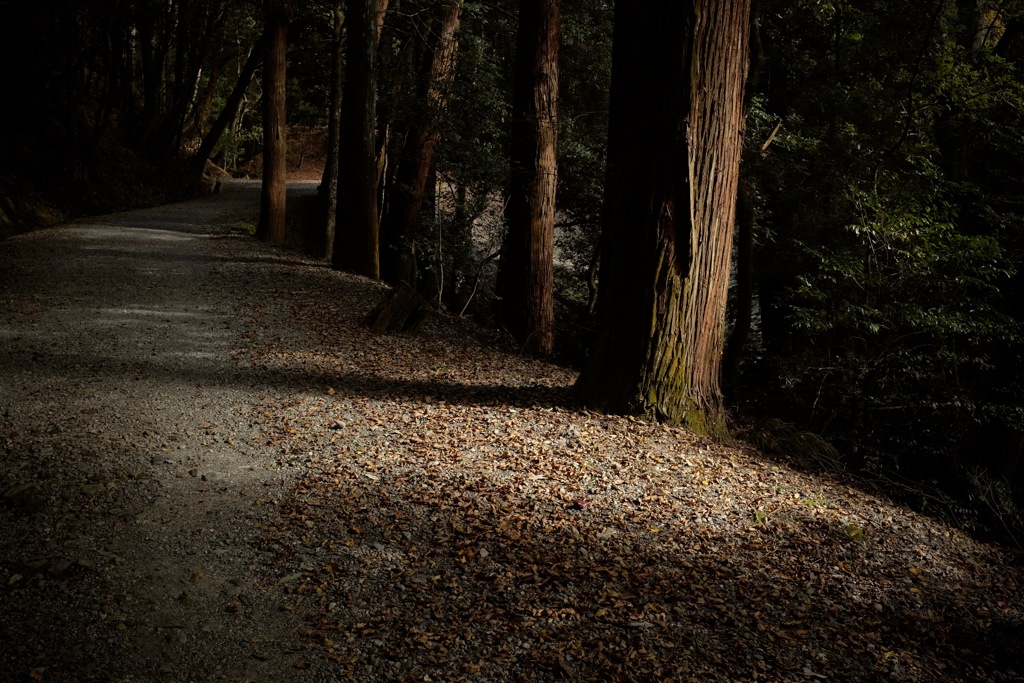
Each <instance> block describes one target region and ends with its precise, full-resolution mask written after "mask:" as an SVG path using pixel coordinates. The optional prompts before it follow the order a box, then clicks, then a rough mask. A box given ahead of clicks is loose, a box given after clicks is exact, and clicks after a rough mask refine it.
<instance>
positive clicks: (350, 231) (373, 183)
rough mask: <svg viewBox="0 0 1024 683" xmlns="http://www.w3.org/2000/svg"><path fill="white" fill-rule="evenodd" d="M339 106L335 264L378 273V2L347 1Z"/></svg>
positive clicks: (374, 0) (369, 272) (340, 266)
mask: <svg viewBox="0 0 1024 683" xmlns="http://www.w3.org/2000/svg"><path fill="white" fill-rule="evenodd" d="M345 14H346V16H345V23H346V25H347V27H348V29H347V30H348V38H347V40H348V43H347V46H346V60H345V63H346V66H345V96H344V97H343V98H342V104H341V129H340V141H339V151H340V154H339V172H338V212H337V221H336V226H335V238H334V254H333V257H332V259H331V261H332V263H333V264H334V265H335V266H336V267H339V268H345V269H347V270H352V271H354V272H356V273H359V274H361V275H366V276H367V277H372V278H379V277H380V258H379V254H378V244H379V217H378V210H377V157H376V112H377V25H378V21H379V16H380V15H379V0H348V2H347V6H346V13H345Z"/></svg>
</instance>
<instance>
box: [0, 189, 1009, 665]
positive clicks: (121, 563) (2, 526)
mask: <svg viewBox="0 0 1024 683" xmlns="http://www.w3.org/2000/svg"><path fill="white" fill-rule="evenodd" d="M257 193H258V189H257V186H256V185H255V184H254V183H250V184H245V183H236V182H232V183H228V184H227V185H226V187H225V192H224V193H223V194H221V195H217V196H215V197H210V198H207V199H203V200H198V201H193V202H187V203H183V204H176V205H172V206H167V207H161V208H158V209H151V210H143V211H136V212H130V213H124V214H117V215H113V216H106V217H101V218H95V219H90V220H88V221H80V222H78V223H73V224H68V225H64V226H60V227H57V228H51V229H46V230H41V231H37V232H34V233H31V234H27V235H21V236H18V237H15V238H12V239H10V240H7V241H5V242H3V243H0V496H2V499H0V501H2V502H0V614H2V615H3V617H2V618H0V680H5V681H6V680H9V681H29V682H31V681H36V682H49V683H53V682H57V681H90V680H91V681H117V682H122V681H123V682H128V681H161V682H162V681H167V682H172V681H175V682H177V681H181V682H184V681H195V682H197V683H199V682H205V681H258V682H271V681H274V682H277V681H282V682H283V681H347V680H354V681H404V680H408V681H559V680H566V681H752V680H764V681H808V682H813V681H828V680H832V681H883V680H884V681H1021V680H1024V658H1022V652H1024V590H1022V589H1024V566H1022V563H1021V561H1020V559H1021V558H1020V556H1019V555H1018V554H1015V553H1014V552H1012V551H1010V550H1008V549H1006V548H1003V547H1000V546H994V545H985V544H981V543H978V542H976V541H974V540H972V539H971V538H969V537H968V536H966V535H965V534H964V533H962V532H960V531H958V530H955V529H952V528H950V527H948V526H946V525H945V524H943V523H942V522H940V521H937V520H935V519H932V518H929V517H925V516H921V515H919V514H916V513H913V512H911V511H909V510H907V509H906V508H903V507H900V506H898V505H895V504H893V503H892V502H890V501H888V500H886V499H885V498H882V497H879V496H876V495H873V494H871V493H870V492H867V491H865V490H863V489H862V488H858V487H857V486H856V485H855V482H853V481H852V480H849V479H847V478H844V477H843V476H842V475H839V474H835V473H828V472H811V471H807V470H806V469H801V468H797V467H794V466H791V465H789V464H787V463H785V462H783V461H780V460H777V459H776V460H770V459H767V458H765V457H763V456H761V455H759V454H758V453H757V452H755V451H753V450H752V449H749V448H746V447H726V446H721V445H715V444H712V443H708V442H706V441H704V440H702V439H700V438H697V437H695V436H693V435H692V434H690V433H689V432H687V431H685V430H683V429H675V428H667V427H664V426H659V425H654V424H648V423H644V422H639V421H635V420H631V419H625V418H618V417H607V416H602V415H595V414H591V413H588V412H585V411H582V410H580V409H578V408H577V407H575V406H574V405H573V403H572V400H571V394H570V387H571V385H572V382H573V380H574V373H573V372H571V371H570V370H567V369H565V368H562V367H558V366H555V365H551V364H546V363H543V362H540V361H538V360H533V359H530V358H526V357H522V356H518V355H515V354H514V353H510V351H509V349H508V348H506V347H505V346H504V345H503V344H501V343H499V342H498V341H495V340H494V339H493V338H490V339H489V338H488V337H487V336H485V335H483V334H480V333H479V332H477V331H475V330H474V329H473V328H472V327H470V326H469V325H468V324H466V323H464V322H463V321H460V320H458V319H455V318H452V317H449V316H445V315H441V314H438V315H432V316H430V317H428V319H427V320H426V322H425V323H424V326H423V327H422V328H421V330H420V331H419V332H417V333H416V334H410V335H374V334H371V333H370V332H369V331H368V330H367V329H366V328H364V327H363V325H362V324H361V321H362V319H363V318H364V316H365V315H366V313H367V312H368V311H369V310H370V309H371V308H372V307H373V306H374V305H375V304H376V303H377V302H378V301H379V300H380V299H381V298H382V297H384V296H385V295H386V289H385V288H384V287H383V286H382V285H380V284H379V283H376V282H373V281H370V280H367V279H364V278H359V277H356V276H352V275H347V274H344V273H339V272H335V271H332V270H331V269H330V268H328V267H327V266H326V265H325V264H324V263H323V262H320V261H316V260H312V259H309V258H306V257H304V256H301V255H299V254H298V253H295V252H291V251H287V250H281V249H272V248H270V247H267V246H265V245H262V244H260V243H258V242H256V241H254V240H252V239H251V238H249V237H248V236H247V232H246V229H247V228H248V227H249V226H250V225H251V223H252V222H253V220H254V210H255V206H256V204H257V203H258V194H257Z"/></svg>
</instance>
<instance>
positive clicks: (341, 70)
mask: <svg viewBox="0 0 1024 683" xmlns="http://www.w3.org/2000/svg"><path fill="white" fill-rule="evenodd" d="M344 24H345V5H344V0H338V4H337V6H335V8H334V59H333V60H332V64H331V105H330V106H331V109H330V112H329V115H328V119H327V162H326V163H325V164H324V177H323V180H321V181H320V188H319V193H320V200H321V202H322V203H323V204H322V205H323V207H324V214H323V215H324V226H323V227H324V243H323V250H322V251H321V253H322V254H323V255H324V257H325V258H331V254H332V253H333V252H334V224H335V220H337V211H338V140H339V131H340V129H341V92H342V88H343V87H344V81H345V53H344V51H343V50H342V40H341V30H342V26H344ZM318 246H319V245H318ZM318 251H319V250H318Z"/></svg>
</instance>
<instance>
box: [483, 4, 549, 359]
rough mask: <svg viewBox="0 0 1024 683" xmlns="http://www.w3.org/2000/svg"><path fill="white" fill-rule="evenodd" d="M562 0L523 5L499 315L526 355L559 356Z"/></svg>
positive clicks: (514, 94) (513, 96)
mask: <svg viewBox="0 0 1024 683" xmlns="http://www.w3.org/2000/svg"><path fill="white" fill-rule="evenodd" d="M559 37H560V36H559V0H522V1H521V2H520V8H519V32H518V39H517V43H516V64H515V82H514V84H513V93H512V131H511V137H512V148H511V155H510V156H511V159H510V161H511V168H510V188H509V200H508V207H507V209H506V217H507V222H508V232H507V234H506V237H505V242H504V243H503V245H502V254H501V261H500V262H499V267H498V283H497V288H498V295H499V297H500V303H499V312H500V315H501V320H502V322H503V323H504V325H505V327H506V328H507V329H508V330H509V331H510V332H511V333H512V334H513V336H515V337H516V339H518V340H519V341H520V342H521V343H522V344H523V347H524V350H527V351H530V352H533V353H537V354H539V355H550V354H551V352H552V351H553V350H554V339H555V337H554V325H553V321H554V307H553V306H554V304H553V295H554V230H555V190H556V188H557V184H558V175H557V165H556V146H557V133H558V118H557V101H558V44H559Z"/></svg>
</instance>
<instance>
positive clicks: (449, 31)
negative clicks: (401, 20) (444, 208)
mask: <svg viewBox="0 0 1024 683" xmlns="http://www.w3.org/2000/svg"><path fill="white" fill-rule="evenodd" d="M462 3H463V0H446V2H445V6H444V17H443V19H442V22H441V30H440V32H439V34H438V38H437V44H436V45H435V46H434V50H433V57H432V59H431V66H430V74H429V76H428V85H427V90H426V103H425V106H424V107H423V118H422V120H421V121H420V122H419V123H418V124H417V125H415V126H414V127H413V129H412V130H411V131H409V135H408V136H407V137H406V145H405V151H404V152H403V154H402V161H401V163H400V164H399V166H398V170H397V172H396V175H395V182H394V191H393V193H392V196H391V198H390V200H389V202H388V208H387V211H386V213H385V215H384V216H383V218H382V220H381V242H382V245H381V246H382V249H381V252H382V253H381V274H382V276H383V277H384V279H385V280H386V281H387V282H390V283H392V284H397V283H399V282H407V283H409V284H410V285H411V286H413V287H415V286H416V254H415V248H414V241H415V239H416V233H417V232H418V230H417V228H418V226H419V219H420V211H421V208H422V206H423V198H424V194H425V192H426V189H427V180H428V178H429V177H430V175H431V174H430V170H431V168H432V166H433V163H434V151H435V150H436V149H437V143H438V141H439V140H440V137H441V134H440V126H441V119H442V117H443V116H444V113H445V110H446V109H447V108H448V95H449V92H450V90H451V84H452V81H453V80H454V78H455V61H456V54H457V52H458V39H457V38H456V34H457V32H458V29H459V21H460V19H461V16H462Z"/></svg>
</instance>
